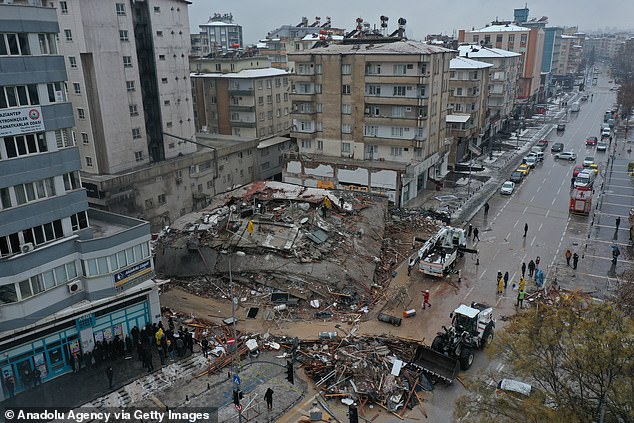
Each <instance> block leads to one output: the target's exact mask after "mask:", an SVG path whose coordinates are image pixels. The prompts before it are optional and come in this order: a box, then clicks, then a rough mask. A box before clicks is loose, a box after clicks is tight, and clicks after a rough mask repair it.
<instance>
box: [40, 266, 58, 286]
mask: <svg viewBox="0 0 634 423" xmlns="http://www.w3.org/2000/svg"><path fill="white" fill-rule="evenodd" d="M42 278H43V279H44V287H45V288H46V289H51V288H52V287H54V286H55V273H53V271H52V270H49V271H48V272H44V273H42Z"/></svg>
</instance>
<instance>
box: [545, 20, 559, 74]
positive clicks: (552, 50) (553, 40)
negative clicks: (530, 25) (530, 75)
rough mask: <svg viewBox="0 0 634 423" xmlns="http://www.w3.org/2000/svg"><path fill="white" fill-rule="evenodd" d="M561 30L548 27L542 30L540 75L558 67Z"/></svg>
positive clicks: (555, 27)
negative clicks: (542, 44)
mask: <svg viewBox="0 0 634 423" xmlns="http://www.w3.org/2000/svg"><path fill="white" fill-rule="evenodd" d="M563 31H564V30H563V28H560V27H557V26H549V27H546V28H544V54H543V56H542V73H551V72H553V71H554V70H555V69H557V68H558V67H559V56H560V54H561V53H560V51H561V35H562V34H563Z"/></svg>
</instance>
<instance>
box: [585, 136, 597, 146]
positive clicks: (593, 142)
mask: <svg viewBox="0 0 634 423" xmlns="http://www.w3.org/2000/svg"><path fill="white" fill-rule="evenodd" d="M598 141H599V140H598V139H597V137H588V138H586V146H589V147H593V146H595V145H597V142H598Z"/></svg>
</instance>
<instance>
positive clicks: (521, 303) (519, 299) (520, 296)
mask: <svg viewBox="0 0 634 423" xmlns="http://www.w3.org/2000/svg"><path fill="white" fill-rule="evenodd" d="M524 295H525V293H524V291H522V290H521V289H520V292H518V293H517V303H515V307H519V308H520V309H522V308H524Z"/></svg>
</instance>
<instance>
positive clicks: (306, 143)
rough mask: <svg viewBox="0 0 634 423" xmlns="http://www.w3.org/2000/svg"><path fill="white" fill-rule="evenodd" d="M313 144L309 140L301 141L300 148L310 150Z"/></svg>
mask: <svg viewBox="0 0 634 423" xmlns="http://www.w3.org/2000/svg"><path fill="white" fill-rule="evenodd" d="M312 147H313V143H312V141H311V140H302V148H312Z"/></svg>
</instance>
